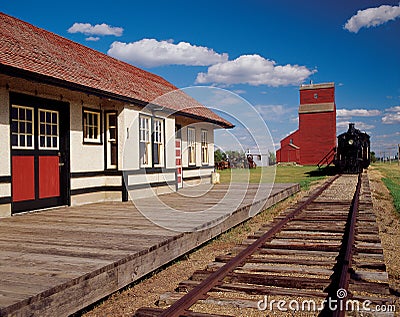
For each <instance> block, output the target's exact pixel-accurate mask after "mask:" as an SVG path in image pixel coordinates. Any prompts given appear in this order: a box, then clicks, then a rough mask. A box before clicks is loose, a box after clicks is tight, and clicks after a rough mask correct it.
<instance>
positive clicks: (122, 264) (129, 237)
mask: <svg viewBox="0 0 400 317" xmlns="http://www.w3.org/2000/svg"><path fill="white" fill-rule="evenodd" d="M200 189H201V188H200ZM270 189H271V188H268V185H265V187H263V188H262V193H267V192H269V190H270ZM298 189H299V188H298V185H297V184H296V185H295V184H275V186H274V188H273V190H272V193H271V196H270V198H269V199H268V201H267V200H266V199H265V195H264V200H262V201H261V203H259V204H258V205H259V208H261V207H262V206H263V205H267V206H271V205H272V204H275V203H276V202H278V201H280V200H282V199H284V198H286V197H287V196H289V195H291V194H293V193H295V192H296V191H298ZM227 190H228V187H227V186H225V185H217V186H215V187H214V188H213V189H212V190H211V191H208V192H207V193H206V194H202V193H203V192H202V191H201V190H198V189H196V188H194V189H192V190H186V189H185V190H184V191H182V192H183V193H184V194H185V195H187V196H186V197H185V196H182V195H181V193H179V194H176V193H173V194H168V195H163V196H159V200H158V199H157V200H158V204H155V203H154V200H155V198H151V199H141V200H138V201H137V202H136V203H137V206H138V207H139V208H140V209H141V210H146V211H147V212H150V213H151V215H152V216H155V217H158V219H159V220H160V221H161V223H162V224H163V225H164V227H160V226H157V225H156V224H154V223H153V222H151V221H150V220H148V219H146V217H144V216H143V214H142V213H140V212H139V211H138V208H137V207H135V206H134V205H133V204H132V203H131V202H128V203H115V202H108V203H98V204H92V205H86V206H80V207H70V208H57V209H52V210H47V211H44V212H40V213H31V214H24V215H18V216H15V217H11V218H4V219H0V316H7V315H18V316H66V315H69V314H71V313H73V312H75V311H77V310H79V309H82V308H84V307H85V306H87V305H89V304H91V303H93V302H95V301H97V300H99V299H101V298H103V297H104V296H107V295H109V294H111V293H112V292H115V291H116V290H118V289H120V288H122V287H124V286H126V285H127V284H129V283H131V282H133V281H135V280H137V279H139V278H140V277H142V276H144V275H145V274H147V273H149V272H151V271H153V270H155V269H156V268H158V267H160V266H162V265H164V264H166V263H168V262H170V261H172V260H173V259H175V258H177V257H178V256H180V255H182V254H184V253H186V252H188V251H189V250H191V249H193V248H195V247H197V246H199V245H200V244H202V243H204V242H206V241H207V240H209V239H211V238H213V237H215V236H217V235H218V234H220V233H221V232H224V231H226V230H228V229H229V228H231V227H232V226H234V225H236V224H238V223H240V222H242V221H244V220H245V219H247V218H249V210H250V208H251V206H250V205H251V204H252V203H253V198H254V195H255V187H254V185H252V186H250V187H249V188H248V189H247V190H246V191H243V190H242V189H240V186H236V187H235V186H232V187H231V188H230V193H228V194H227ZM262 193H261V195H262ZM193 196H195V197H193ZM196 196H198V197H196ZM235 196H236V197H241V200H240V201H237V199H236V201H235ZM224 197H225V199H223V198H224ZM257 197H258V196H257ZM257 199H258V198H257ZM257 199H256V200H257ZM249 204H250V205H249ZM162 206H164V207H162ZM168 206H169V207H168ZM171 208H172V209H175V211H174V212H173V213H171ZM204 209H208V212H202V213H201V212H199V211H201V210H204ZM171 226H172V227H171ZM174 226H175V227H174ZM168 227H170V229H171V228H172V229H174V228H177V229H179V230H180V231H173V230H170V229H168ZM196 228H197V229H203V230H196ZM184 231H187V232H184Z"/></svg>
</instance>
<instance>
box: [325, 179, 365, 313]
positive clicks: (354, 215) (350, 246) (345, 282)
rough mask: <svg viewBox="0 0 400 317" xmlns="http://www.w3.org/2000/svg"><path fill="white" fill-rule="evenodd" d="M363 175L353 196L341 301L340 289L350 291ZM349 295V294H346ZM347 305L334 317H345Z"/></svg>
mask: <svg viewBox="0 0 400 317" xmlns="http://www.w3.org/2000/svg"><path fill="white" fill-rule="evenodd" d="M361 175H362V173H359V174H358V182H357V187H356V192H355V193H354V196H353V201H352V204H351V210H350V223H349V229H348V236H347V241H346V251H345V254H344V259H343V261H342V267H341V270H340V278H339V283H338V286H337V290H336V293H335V296H336V300H338V302H337V303H338V304H339V301H341V300H342V299H343V298H339V297H338V291H339V290H340V289H344V290H346V291H347V290H348V288H349V283H350V270H351V267H352V261H353V253H354V242H355V228H356V222H357V216H358V206H359V201H360V191H361V182H362V176H361ZM346 294H348V292H347V293H346ZM345 308H346V305H344V307H343V302H342V304H341V305H338V306H337V309H336V310H335V311H333V314H332V316H333V317H343V316H345V313H346V309H345Z"/></svg>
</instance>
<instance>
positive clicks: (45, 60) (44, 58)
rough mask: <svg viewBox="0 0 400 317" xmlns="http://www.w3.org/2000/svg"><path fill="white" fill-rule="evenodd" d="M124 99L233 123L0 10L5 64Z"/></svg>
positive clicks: (163, 84)
mask: <svg viewBox="0 0 400 317" xmlns="http://www.w3.org/2000/svg"><path fill="white" fill-rule="evenodd" d="M2 65H3V67H2V69H4V66H5V67H9V68H11V69H18V70H22V71H23V72H28V73H29V74H35V75H39V77H40V78H42V79H50V80H51V81H52V82H53V83H55V84H57V83H58V84H62V85H64V86H65V85H66V86H67V87H68V86H69V85H70V86H71V87H72V86H73V87H74V89H82V90H83V91H86V90H87V89H89V90H92V91H96V92H97V93H98V94H100V95H101V94H104V95H106V96H108V97H115V98H119V99H123V100H127V101H128V100H131V101H132V102H134V101H141V102H144V103H149V102H154V101H155V100H156V99H157V98H159V97H160V96H163V95H164V94H166V93H168V92H172V91H176V92H175V93H174V94H172V95H170V96H168V97H167V98H162V99H161V100H162V101H159V100H160V99H159V100H156V103H157V104H159V103H160V102H161V106H164V107H166V108H169V109H171V110H172V111H178V112H179V113H180V114H182V115H188V116H192V117H193V116H195V117H196V118H199V119H202V120H206V121H210V122H215V123H217V124H219V125H222V126H223V127H226V128H231V127H233V125H232V124H231V123H230V122H228V121H226V120H225V119H223V118H221V117H219V116H218V115H217V114H216V113H214V112H213V111H211V110H210V109H208V108H207V107H205V106H203V105H202V104H200V103H199V102H197V101H196V100H194V99H193V98H191V97H190V96H188V95H187V94H185V93H183V92H182V91H180V90H178V88H177V87H175V86H174V85H172V84H171V83H169V82H168V81H166V80H165V79H163V78H161V77H160V76H157V75H154V74H152V73H149V72H147V71H144V70H142V69H140V68H137V67H134V66H132V65H130V64H127V63H124V62H121V61H119V60H116V59H114V58H112V57H110V56H108V55H106V54H103V53H100V52H98V51H95V50H93V49H90V48H88V47H86V46H83V45H81V44H78V43H75V42H73V41H70V40H68V39H65V38H63V37H61V36H58V35H56V34H54V33H51V32H48V31H46V30H43V29H40V28H38V27H35V26H33V25H31V24H29V23H27V22H24V21H21V20H19V19H16V18H14V17H11V16H8V15H6V14H4V13H1V12H0V66H2Z"/></svg>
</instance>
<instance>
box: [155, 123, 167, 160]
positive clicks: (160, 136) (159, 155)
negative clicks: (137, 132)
mask: <svg viewBox="0 0 400 317" xmlns="http://www.w3.org/2000/svg"><path fill="white" fill-rule="evenodd" d="M163 123H164V120H163V119H158V118H154V121H153V142H154V143H153V163H154V165H156V166H162V165H163V164H164V127H163V125H164V124H163Z"/></svg>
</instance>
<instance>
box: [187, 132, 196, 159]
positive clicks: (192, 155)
mask: <svg viewBox="0 0 400 317" xmlns="http://www.w3.org/2000/svg"><path fill="white" fill-rule="evenodd" d="M187 142H188V155H189V158H188V161H189V165H196V130H195V129H194V128H188V141H187Z"/></svg>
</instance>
